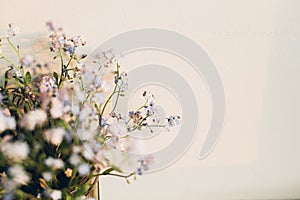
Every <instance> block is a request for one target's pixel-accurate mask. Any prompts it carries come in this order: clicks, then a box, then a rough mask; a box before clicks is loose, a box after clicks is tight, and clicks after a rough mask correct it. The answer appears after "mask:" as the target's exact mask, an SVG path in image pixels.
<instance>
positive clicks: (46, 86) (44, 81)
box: [37, 75, 58, 96]
mask: <svg viewBox="0 0 300 200" xmlns="http://www.w3.org/2000/svg"><path fill="white" fill-rule="evenodd" d="M37 86H38V87H39V91H40V92H41V93H50V95H49V96H52V94H53V91H56V90H57V89H58V86H57V85H56V83H55V81H54V80H53V78H51V77H50V76H48V75H43V76H40V77H39V78H38V81H37Z"/></svg>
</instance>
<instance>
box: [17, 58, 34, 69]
mask: <svg viewBox="0 0 300 200" xmlns="http://www.w3.org/2000/svg"><path fill="white" fill-rule="evenodd" d="M34 62H35V60H34V59H33V57H32V56H30V55H25V56H23V57H22V58H21V59H20V64H21V65H22V66H24V67H29V66H31V65H32V64H33V63H34Z"/></svg>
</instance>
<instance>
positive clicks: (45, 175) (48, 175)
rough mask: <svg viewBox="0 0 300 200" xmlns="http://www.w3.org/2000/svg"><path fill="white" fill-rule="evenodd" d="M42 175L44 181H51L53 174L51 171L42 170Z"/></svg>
mask: <svg viewBox="0 0 300 200" xmlns="http://www.w3.org/2000/svg"><path fill="white" fill-rule="evenodd" d="M42 176H43V178H44V179H45V180H46V181H51V180H52V179H53V174H52V173H51V172H43V173H42Z"/></svg>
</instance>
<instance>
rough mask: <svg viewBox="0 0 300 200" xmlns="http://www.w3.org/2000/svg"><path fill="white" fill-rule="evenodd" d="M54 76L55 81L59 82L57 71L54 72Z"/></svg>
mask: <svg viewBox="0 0 300 200" xmlns="http://www.w3.org/2000/svg"><path fill="white" fill-rule="evenodd" d="M53 77H54V79H55V82H56V83H58V73H57V72H53Z"/></svg>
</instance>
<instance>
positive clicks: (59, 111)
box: [50, 97, 64, 119]
mask: <svg viewBox="0 0 300 200" xmlns="http://www.w3.org/2000/svg"><path fill="white" fill-rule="evenodd" d="M50 114H51V116H52V117H53V118H54V119H57V118H60V117H62V116H63V114H64V105H63V103H62V102H61V101H60V100H59V98H58V97H53V98H51V109H50Z"/></svg>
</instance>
